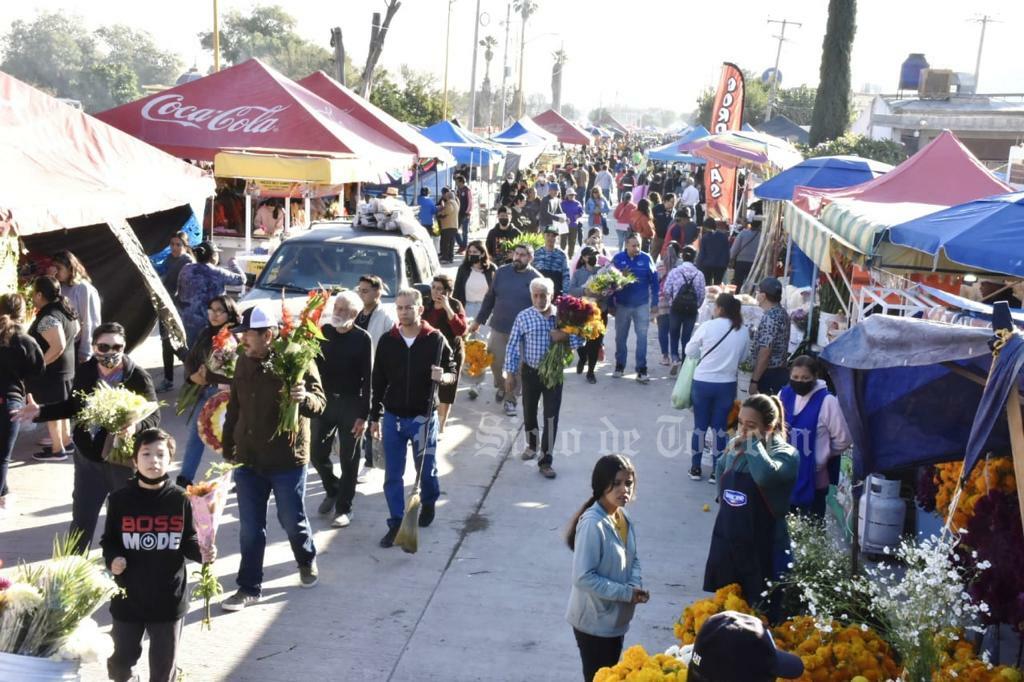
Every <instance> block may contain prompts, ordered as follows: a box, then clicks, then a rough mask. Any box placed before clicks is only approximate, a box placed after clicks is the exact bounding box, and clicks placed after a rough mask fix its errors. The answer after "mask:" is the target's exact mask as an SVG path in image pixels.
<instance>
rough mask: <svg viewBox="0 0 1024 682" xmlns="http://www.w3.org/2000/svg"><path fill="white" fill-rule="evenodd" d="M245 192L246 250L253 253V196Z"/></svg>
mask: <svg viewBox="0 0 1024 682" xmlns="http://www.w3.org/2000/svg"><path fill="white" fill-rule="evenodd" d="M248 189H249V188H248V187H246V192H245V252H246V253H252V196H251V195H250V194H249V191H248Z"/></svg>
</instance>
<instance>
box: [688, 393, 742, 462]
mask: <svg viewBox="0 0 1024 682" xmlns="http://www.w3.org/2000/svg"><path fill="white" fill-rule="evenodd" d="M690 395H691V397H692V399H693V438H692V439H691V442H690V466H691V467H693V468H695V469H700V458H701V453H702V452H703V451H704V434H705V432H706V431H707V430H708V427H710V428H712V429H714V432H715V449H714V450H713V451H712V458H713V462H714V463H717V462H718V458H719V457H721V456H722V451H723V450H725V444H726V440H727V438H728V436H727V434H726V432H725V426H726V421H728V419H729V412H730V411H731V410H732V404H733V401H734V400H736V382H735V381H730V382H729V383H721V384H720V383H712V382H710V381H696V380H695V381H694V382H693V389H692V391H691V394H690ZM714 463H713V464H712V465H711V470H712V471H714Z"/></svg>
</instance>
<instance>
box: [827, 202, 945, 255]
mask: <svg viewBox="0 0 1024 682" xmlns="http://www.w3.org/2000/svg"><path fill="white" fill-rule="evenodd" d="M941 208H944V207H943V206H934V205H932V204H918V203H912V202H897V203H886V204H883V203H876V202H871V201H859V200H856V199H854V200H842V199H839V200H836V201H833V202H832V203H831V204H829V205H828V206H826V207H825V208H824V210H822V212H821V216H820V218H819V219H820V221H821V223H822V224H824V225H825V226H826V227H827V228H829V229H830V230H832V232H834V233H835V234H837V235H839V236H840V237H842V238H843V239H845V240H846V241H847V242H849V243H850V244H852V245H853V246H854V247H855V248H856V249H857V251H859V252H861V253H863V254H867V255H868V256H873V255H874V254H875V247H876V245H877V244H878V242H879V241H880V239H881V234H882V233H883V232H885V231H886V230H888V229H889V228H890V227H892V226H893V225H899V224H900V223H904V222H906V221H908V220H914V219H915V218H919V217H921V216H924V215H928V214H929V213H934V212H935V211H937V210H939V209H941Z"/></svg>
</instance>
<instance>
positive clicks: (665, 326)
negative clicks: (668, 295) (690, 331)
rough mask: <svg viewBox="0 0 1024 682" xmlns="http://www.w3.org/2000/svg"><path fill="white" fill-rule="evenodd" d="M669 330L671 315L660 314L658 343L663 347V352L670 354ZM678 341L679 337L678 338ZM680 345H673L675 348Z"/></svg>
mask: <svg viewBox="0 0 1024 682" xmlns="http://www.w3.org/2000/svg"><path fill="white" fill-rule="evenodd" d="M668 330H669V316H668V315H658V345H659V346H660V347H661V354H662V355H666V356H667V355H668ZM676 340H677V341H678V337H677V339H676ZM678 347H679V345H678V344H676V345H675V346H673V350H676V349H678Z"/></svg>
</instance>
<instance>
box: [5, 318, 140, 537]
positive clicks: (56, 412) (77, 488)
mask: <svg viewBox="0 0 1024 682" xmlns="http://www.w3.org/2000/svg"><path fill="white" fill-rule="evenodd" d="M124 351H125V340H124V327H122V326H121V325H120V324H118V323H117V322H105V323H103V324H101V325H100V326H98V327H96V329H94V330H93V332H92V352H93V356H92V357H91V358H90V359H89V360H87V361H86V362H85V364H83V365H80V366H79V367H78V371H77V372H76V373H75V384H74V388H73V389H72V393H71V397H70V398H68V399H67V400H63V401H61V402H59V403H50V404H49V405H37V404H36V402H35V401H34V400H33V399H32V396H31V395H29V396H28V400H27V401H26V404H25V407H23V408H21V410H20V411H19V412H18V419H19V420H20V421H29V420H31V419H35V421H38V422H46V421H51V420H54V419H70V418H72V417H74V416H75V415H76V414H78V413H79V412H80V411H81V409H82V399H81V397H80V396H81V394H83V393H84V394H89V393H92V391H93V390H94V389H95V388H96V387H97V386H98V385H99V383H100V382H101V381H102V382H104V383H106V384H107V385H109V386H123V387H124V388H126V389H128V390H129V391H132V392H133V393H138V394H139V395H141V396H143V397H144V398H146V399H147V400H150V401H152V402H156V391H155V390H154V388H153V380H152V379H151V378H150V376H149V373H148V372H146V370H144V369H142V368H141V367H139V366H138V365H136V364H135V362H134V361H133V360H132V359H131V358H130V357H128V356H127V355H126V354H125V352H124ZM159 425H160V410H156V411H155V412H153V414H151V415H149V416H148V417H146V418H145V419H143V420H142V421H140V422H139V423H138V424H135V425H133V426H130V427H128V428H127V429H125V430H124V431H122V432H121V433H120V434H108V433H107V432H106V431H104V430H103V429H97V430H95V431H91V430H89V429H88V428H86V426H85V425H84V424H81V423H79V424H76V425H75V428H74V430H73V431H72V432H71V440H73V441H74V443H75V483H74V489H73V491H72V493H71V531H72V532H73V531H76V530H77V531H80V532H81V533H82V535H81V537H80V538H79V540H78V545H77V546H76V549H77V550H78V551H80V552H83V553H85V552H87V551H89V546H90V545H91V544H92V536H93V534H94V533H95V532H96V522H97V521H98V519H99V516H100V509H101V508H102V507H103V502H104V500H106V499H107V495H109V494H110V493H112V492H114V491H116V490H118V489H120V488H123V487H124V485H125V483H127V482H128V479H129V478H131V476H132V470H131V468H130V467H128V466H124V465H120V464H112V463H110V462H108V461H107V459H106V458H107V455H108V454H109V453H110V450H111V448H112V447H113V444H114V436H118V435H120V436H121V437H124V438H128V437H130V436H132V435H134V434H135V433H138V432H139V431H143V430H145V429H151V428H155V427H157V426H159ZM108 436H110V437H108Z"/></svg>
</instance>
